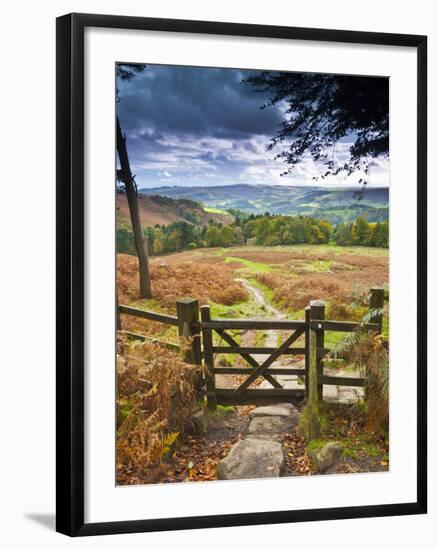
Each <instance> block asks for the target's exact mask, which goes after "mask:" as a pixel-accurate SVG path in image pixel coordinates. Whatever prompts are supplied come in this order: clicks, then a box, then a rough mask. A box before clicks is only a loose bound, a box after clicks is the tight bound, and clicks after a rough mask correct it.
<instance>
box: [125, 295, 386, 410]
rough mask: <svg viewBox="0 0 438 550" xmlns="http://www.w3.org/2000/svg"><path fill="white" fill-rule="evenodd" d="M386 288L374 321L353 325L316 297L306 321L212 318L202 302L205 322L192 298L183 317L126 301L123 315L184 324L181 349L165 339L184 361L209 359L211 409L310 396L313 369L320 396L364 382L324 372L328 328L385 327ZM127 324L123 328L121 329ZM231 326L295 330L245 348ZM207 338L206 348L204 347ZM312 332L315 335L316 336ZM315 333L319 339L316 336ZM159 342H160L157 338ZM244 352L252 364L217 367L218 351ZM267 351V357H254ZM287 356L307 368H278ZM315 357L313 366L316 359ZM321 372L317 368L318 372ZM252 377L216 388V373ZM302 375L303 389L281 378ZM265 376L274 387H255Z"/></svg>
mask: <svg viewBox="0 0 438 550" xmlns="http://www.w3.org/2000/svg"><path fill="white" fill-rule="evenodd" d="M383 303H384V291H383V289H382V288H373V289H371V293H370V304H369V306H370V313H369V315H368V317H369V320H370V322H368V323H353V322H348V321H331V320H326V319H325V307H324V302H321V301H317V300H316V301H312V302H310V304H309V306H308V307H307V308H306V309H305V318H304V319H303V320H283V319H281V320H280V319H273V320H268V319H249V320H246V319H212V318H211V314H210V306H202V307H201V308H200V310H201V320H200V321H199V308H198V301H197V300H192V299H187V300H180V301H178V302H177V308H176V309H177V317H174V316H171V315H163V314H159V313H155V312H152V311H145V310H140V309H137V308H132V307H128V306H124V305H121V306H119V308H118V311H119V313H121V314H123V315H133V316H135V317H141V318H144V319H148V320H151V321H156V322H160V323H165V324H168V325H173V326H176V327H178V333H179V336H180V339H182V340H183V341H184V342H185V343H184V345H183V347H182V348H181V346H180V345H178V344H173V343H172V344H169V343H162V344H163V345H165V346H167V347H172V348H175V349H179V350H181V352H182V353H183V356H184V360H185V361H187V362H189V363H193V364H196V365H200V364H201V363H202V359H203V363H204V377H203V378H204V380H200V381H199V385H197V388H198V390H199V394H200V398H204V395H206V397H207V403H208V407H209V408H210V409H215V408H216V405H218V404H219V405H248V404H254V405H262V404H273V403H282V402H288V401H292V400H294V399H296V398H302V397H305V396H306V395H307V394H308V389H309V373H310V369H311V368H312V369H314V370H312V373H315V374H316V383H317V394H318V398H319V399H322V398H323V387H324V385H336V386H363V385H364V379H363V378H355V377H340V376H327V375H325V374H324V363H323V358H324V356H325V355H326V353H327V351H328V350H327V349H326V348H325V345H324V339H325V333H326V332H328V331H336V332H353V331H355V330H359V329H360V330H372V331H374V332H381V330H382V308H383ZM120 328H121V327H120ZM230 330H263V331H266V330H281V331H285V332H290V334H289V336H288V337H287V338H286V339H285V341H284V342H283V343H282V344H281V345H279V346H278V347H275V348H274V347H256V346H254V347H249V346H247V347H245V346H242V345H240V344H239V343H238V342H237V341H236V339H235V337H233V336H232V335H231V334H230V333H229V331H230ZM214 333H216V334H218V335H219V336H220V338H221V341H223V342H225V343H226V344H227V345H220V344H221V343H222V342H220V343H219V345H215V342H214V338H213V335H214ZM126 334H127V335H128V336H129V337H131V338H136V339H141V340H145V339H147V337H145V336H142V335H139V334H133V333H129V332H128V333H126ZM201 336H202V347H201ZM302 336H304V345H303V343H301V346H300V347H298V346H297V345H296V346H293V344H299V343H300V342H298V340H299V338H301V337H302ZM311 336H312V339H311ZM313 336H314V338H313ZM311 340H312V342H314V344H315V348H316V350H314V351H315V352H313V351H312V353H311V350H310V345H311ZM154 341H156V340H154ZM219 353H221V354H222V353H225V354H236V355H240V356H241V357H242V358H243V359H244V360H245V361H246V363H247V364H248V366H246V367H222V366H216V365H215V361H214V357H215V354H219ZM258 355H262V356H263V355H265V356H266V355H267V356H268V357H267V358H265V359H263V360H262V361H260V362H259V361H258V360H257V359H255V358H254V356H258ZM281 355H304V358H305V360H304V368H293V367H278V366H273V364H274V363H275V361H277V359H278V358H279V357H280V356H281ZM311 360H312V364H310V361H311ZM315 371H316V372H315ZM217 374H221V375H233V374H242V375H247V377H246V378H245V379H244V381H243V382H242V383H241V384H240V385H239V386H238V387H237V388H233V389H228V388H220V387H216V375H217ZM278 375H280V376H282V375H283V376H285V375H297V376H303V377H304V385H303V388H302V389H290V388H285V387H283V386H282V384H281V382H279V381H278V379H277V378H275V376H278ZM261 377H262V378H264V379H265V380H267V381H268V382H269V383H270V384H271V386H272V387H271V388H250V386H251V385H252V383H253V382H254V381H255V380H257V379H258V378H261Z"/></svg>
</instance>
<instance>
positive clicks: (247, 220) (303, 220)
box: [117, 213, 389, 256]
mask: <svg viewBox="0 0 438 550" xmlns="http://www.w3.org/2000/svg"><path fill="white" fill-rule="evenodd" d="M143 231H144V237H145V241H146V242H147V248H148V253H149V254H150V255H153V256H159V255H162V254H170V253H172V252H180V251H183V250H193V249H196V248H212V247H227V246H233V245H239V244H240V245H241V244H245V243H249V244H256V245H260V246H277V245H292V244H329V243H333V244H336V245H339V246H370V247H380V248H387V247H388V236H389V224H388V222H387V221H385V222H377V223H368V222H367V220H366V219H365V218H363V217H358V218H357V219H356V221H355V222H354V223H340V224H337V225H332V224H331V223H330V222H328V221H326V220H321V219H318V218H312V217H307V216H272V215H270V214H268V213H266V214H263V215H253V214H252V215H249V216H247V215H246V216H242V215H240V216H236V219H235V222H234V223H233V224H232V225H224V224H222V223H220V222H216V221H214V220H210V221H209V223H208V224H207V225H204V226H201V225H194V224H190V223H187V222H184V221H181V222H175V223H172V224H170V225H167V226H165V225H155V226H154V227H147V228H145V229H144V230H143ZM117 251H118V252H121V253H125V254H136V248H135V240H134V236H133V234H132V231H130V230H129V229H124V228H120V229H118V230H117Z"/></svg>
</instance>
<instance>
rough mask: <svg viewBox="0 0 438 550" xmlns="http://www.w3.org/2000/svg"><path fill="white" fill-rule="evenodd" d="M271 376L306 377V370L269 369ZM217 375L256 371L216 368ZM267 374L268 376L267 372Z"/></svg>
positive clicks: (247, 368) (242, 368)
mask: <svg viewBox="0 0 438 550" xmlns="http://www.w3.org/2000/svg"><path fill="white" fill-rule="evenodd" d="M268 370H269V374H271V375H281V376H283V375H284V376H286V375H289V376H290V375H296V376H304V374H305V370H304V369H288V368H286V367H285V368H284V369H282V368H280V367H279V368H275V367H269V369H268ZM214 372H215V374H251V373H253V372H254V369H251V368H250V367H215V368H214ZM265 374H267V373H266V372H265Z"/></svg>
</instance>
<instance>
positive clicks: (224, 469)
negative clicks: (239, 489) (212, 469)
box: [216, 438, 286, 479]
mask: <svg viewBox="0 0 438 550" xmlns="http://www.w3.org/2000/svg"><path fill="white" fill-rule="evenodd" d="M285 467H286V462H285V458H284V452H283V446H282V445H281V443H279V442H278V441H270V440H266V439H256V438H248V439H243V440H242V441H239V443H237V444H236V445H235V446H234V447H233V448H232V449H231V451H230V453H229V454H228V456H227V457H225V458H224V459H222V460H221V461H220V462H219V463H218V465H217V468H216V474H217V479H256V478H264V477H279V476H281V475H282V474H283V472H284V470H285Z"/></svg>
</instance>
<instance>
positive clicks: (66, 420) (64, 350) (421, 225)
mask: <svg viewBox="0 0 438 550" xmlns="http://www.w3.org/2000/svg"><path fill="white" fill-rule="evenodd" d="M86 27H107V28H117V29H135V30H156V31H167V32H178V33H195V34H216V35H230V36H245V37H260V38H262V37H263V38H265V37H267V38H282V39H290V40H306V41H325V42H341V43H351V44H374V45H382V46H405V47H410V48H415V49H416V52H417V93H418V96H417V132H418V134H417V155H418V156H417V197H418V199H417V216H418V217H417V220H418V221H417V224H418V242H417V276H418V288H417V299H418V313H417V338H418V348H417V350H418V351H417V381H418V385H417V388H418V389H417V414H418V420H417V423H418V430H417V434H418V435H417V465H418V466H417V499H416V501H415V502H409V503H400V504H384V505H372V506H353V507H341V508H325V509H311V510H295V511H278V512H266V513H265V512H262V513H242V514H230V515H217V516H197V517H178V518H161V519H148V520H136V521H120V522H119V521H115V522H105V523H85V522H84V494H85V493H84V422H85V418H84V311H85V310H84V30H85V28H86ZM56 55H57V81H56V84H57V105H56V114H57V128H56V131H57V151H56V159H57V171H56V178H57V313H56V314H57V333H56V342H57V372H56V380H57V381H56V391H57V406H56V413H57V421H56V434H57V444H56V453H57V456H56V460H57V473H56V484H57V497H56V529H57V531H59V532H60V533H64V534H66V535H70V536H85V535H99V534H115V533H133V532H146V531H161V530H178V529H200V528H206V527H225V526H242V525H258V524H267V523H271V524H274V523H286V522H301V521H321V520H329V519H347V518H363V517H377V516H392V515H407V514H424V513H426V510H427V453H426V450H427V439H426V438H427V426H426V422H427V417H426V397H427V390H426V387H427V385H426V384H427V373H426V365H427V357H426V353H427V352H426V349H427V347H426V346H427V342H426V338H427V336H426V322H427V321H426V298H427V296H426V292H427V291H426V288H427V284H426V282H427V271H426V262H427V259H426V250H427V246H426V237H427V234H426V231H427V229H426V227H427V218H426V216H427V209H426V196H427V191H426V164H427V120H426V117H427V38H426V37H425V36H417V35H403V34H388V33H373V32H356V31H341V30H326V29H311V28H297V27H279V26H267V25H251V24H235V23H221V22H207V21H188V20H173V19H156V18H143V17H124V16H113V15H95V14H76V13H73V14H68V15H65V16H62V17H59V18H58V19H57V43H56Z"/></svg>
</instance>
